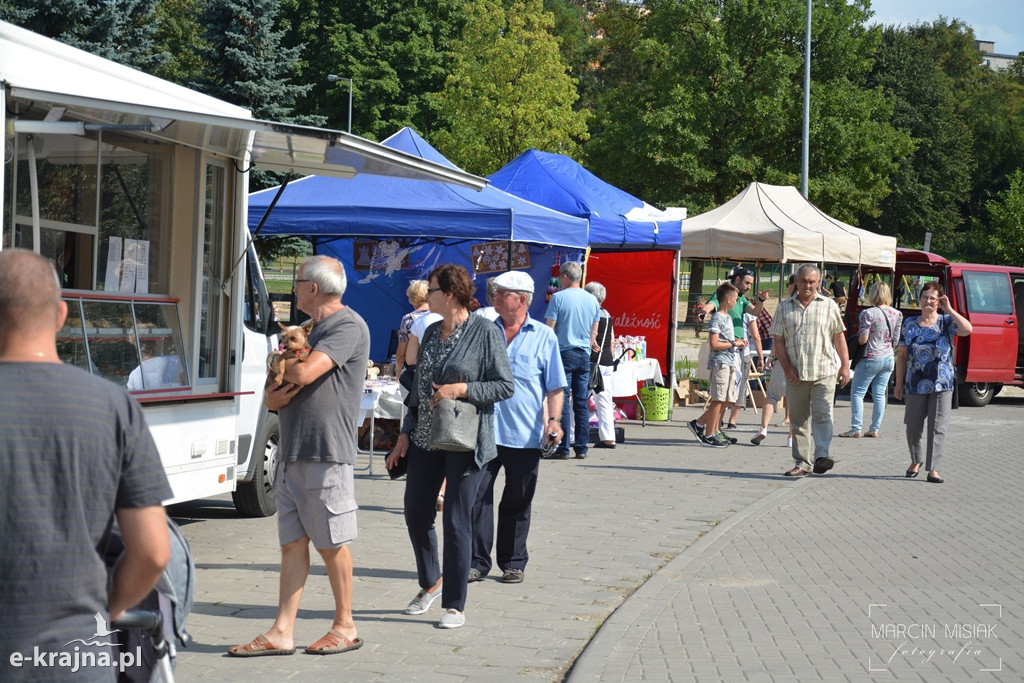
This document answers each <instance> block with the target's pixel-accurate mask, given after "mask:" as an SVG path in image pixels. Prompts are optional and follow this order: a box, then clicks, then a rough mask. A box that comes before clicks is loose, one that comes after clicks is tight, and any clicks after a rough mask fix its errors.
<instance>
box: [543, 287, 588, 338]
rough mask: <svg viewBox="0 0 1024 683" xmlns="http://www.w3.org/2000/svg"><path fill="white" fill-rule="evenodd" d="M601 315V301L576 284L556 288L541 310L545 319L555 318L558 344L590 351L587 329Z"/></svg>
mask: <svg viewBox="0 0 1024 683" xmlns="http://www.w3.org/2000/svg"><path fill="white" fill-rule="evenodd" d="M600 315H601V305H600V304H598V303H597V299H596V298H594V295H593V294H591V293H590V292H588V291H586V290H585V289H581V288H579V287H570V288H569V289H563V290H562V291H560V292H555V293H554V294H553V295H552V296H551V301H550V302H549V303H548V310H547V312H546V313H545V314H544V317H545V318H546V319H547V320H554V321H555V334H556V335H557V336H558V348H560V349H561V350H562V351H568V350H570V349H586V350H587V352H588V353H589V352H590V330H591V329H592V328H593V327H594V323H596V322H597V320H598V318H599V317H600Z"/></svg>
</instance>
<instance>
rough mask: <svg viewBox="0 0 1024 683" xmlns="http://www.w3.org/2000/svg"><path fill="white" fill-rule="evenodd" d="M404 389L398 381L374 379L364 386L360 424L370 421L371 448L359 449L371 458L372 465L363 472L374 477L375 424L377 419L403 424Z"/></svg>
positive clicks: (360, 405) (360, 406)
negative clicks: (366, 471)
mask: <svg viewBox="0 0 1024 683" xmlns="http://www.w3.org/2000/svg"><path fill="white" fill-rule="evenodd" d="M402 399H403V395H402V387H401V386H400V385H399V384H398V381H397V380H389V379H374V380H366V382H365V383H364V384H363V398H362V401H361V402H360V404H359V424H363V422H365V421H366V420H367V419H369V420H370V448H369V450H363V449H358V450H357V452H358V453H366V454H368V455H369V456H370V464H369V465H367V466H366V467H363V468H357V469H359V470H360V471H361V470H364V469H365V470H368V471H369V474H370V475H371V476H372V475H373V456H374V454H375V450H374V434H375V433H374V423H375V422H376V420H377V419H382V420H398V421H399V422H401V420H402V418H404V417H405V404H404V403H403V402H402Z"/></svg>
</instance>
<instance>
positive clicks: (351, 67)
mask: <svg viewBox="0 0 1024 683" xmlns="http://www.w3.org/2000/svg"><path fill="white" fill-rule="evenodd" d="M464 4H465V2H464V0H375V1H370V0H332V1H330V2H328V1H322V0H285V1H284V2H283V3H282V8H283V16H284V17H285V18H286V23H287V26H288V34H287V38H286V43H287V44H288V45H303V46H304V47H303V49H302V59H301V62H300V69H301V71H300V74H301V76H300V78H301V80H302V81H303V82H304V83H307V84H309V85H310V86H311V87H310V89H309V91H308V93H307V94H306V95H304V96H303V97H300V98H299V100H298V103H297V108H298V110H299V111H302V112H305V113H308V114H312V115H318V116H322V117H323V118H324V120H325V121H326V122H327V124H326V125H328V126H330V127H331V128H338V129H341V130H345V128H346V127H347V125H348V81H347V80H346V81H341V82H338V83H331V82H329V81H328V80H327V76H328V74H335V75H337V76H339V77H341V78H344V79H348V78H351V79H352V86H353V93H352V132H354V133H356V134H359V135H363V136H366V137H369V138H372V139H375V140H380V139H383V138H385V137H387V136H389V135H391V134H392V133H394V132H395V131H397V130H398V129H400V128H402V127H403V126H412V127H413V128H416V129H417V130H419V131H421V132H423V133H425V134H426V133H429V132H430V131H432V130H434V129H435V128H436V127H437V125H438V114H437V110H436V107H435V105H434V103H433V102H432V100H431V99H430V96H431V95H432V94H433V93H437V92H440V91H441V89H442V88H443V87H444V82H445V77H446V76H447V74H448V72H449V71H450V70H451V56H450V52H451V49H452V47H451V45H452V41H453V40H455V38H457V37H458V35H459V34H460V33H461V31H462V26H463V23H464V19H463V14H464Z"/></svg>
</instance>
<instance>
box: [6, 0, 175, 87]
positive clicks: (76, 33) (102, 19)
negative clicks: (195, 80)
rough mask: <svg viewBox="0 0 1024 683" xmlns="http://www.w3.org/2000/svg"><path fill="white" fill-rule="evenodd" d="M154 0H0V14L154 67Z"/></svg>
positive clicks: (157, 58)
mask: <svg viewBox="0 0 1024 683" xmlns="http://www.w3.org/2000/svg"><path fill="white" fill-rule="evenodd" d="M158 2H159V0H117V2H108V1H107V0H5V2H4V3H3V4H2V5H0V19H3V20H5V21H10V22H12V23H15V24H18V25H19V26H22V27H24V28H27V29H28V30H30V31H34V32H35V33H39V34H41V35H44V36H48V37H50V38H55V39H57V40H59V41H61V42H62V43H66V44H68V45H72V46H74V47H77V48H80V49H82V50H85V51H87V52H91V53H93V54H96V55H99V56H100V57H104V58H106V59H109V60H111V61H115V62H120V63H121V64H127V65H128V66H133V67H135V68H137V69H142V70H143V71H148V72H151V73H152V72H154V71H156V70H157V69H159V68H160V66H161V64H163V62H165V61H166V60H167V55H165V54H164V53H162V52H159V51H158V50H157V49H156V47H155V43H154V34H155V31H156V25H155V22H154V11H155V8H156V5H157V3H158Z"/></svg>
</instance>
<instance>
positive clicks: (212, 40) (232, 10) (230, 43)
mask: <svg viewBox="0 0 1024 683" xmlns="http://www.w3.org/2000/svg"><path fill="white" fill-rule="evenodd" d="M278 9H279V4H278V2H277V0H208V2H207V3H206V5H205V6H203V8H202V12H201V14H200V22H201V24H202V26H203V34H202V38H203V40H204V41H205V44H204V45H203V46H202V47H201V48H200V56H201V58H202V59H203V60H204V62H205V63H206V64H207V65H208V66H207V68H206V69H205V71H204V74H203V76H201V77H200V78H199V79H197V80H196V82H195V83H194V84H193V85H194V86H195V87H197V88H198V89H199V90H202V91H203V92H205V93H207V94H209V95H213V96H214V97H218V98H220V99H222V100H226V101H228V102H231V103H233V104H237V105H239V106H242V107H245V108H247V109H249V110H250V111H251V112H252V114H253V116H255V117H256V118H261V119H270V120H274V121H289V120H291V117H292V115H293V112H294V105H295V100H296V98H297V97H299V96H300V95H303V94H305V92H306V91H307V90H308V86H306V85H303V84H297V83H294V82H292V79H293V77H294V76H295V73H296V71H297V65H296V62H297V61H298V59H299V52H300V49H299V47H290V48H289V47H284V46H283V45H282V43H281V38H282V36H283V35H284V31H283V30H281V29H279V28H278V27H277V25H276V24H277V16H278Z"/></svg>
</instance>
